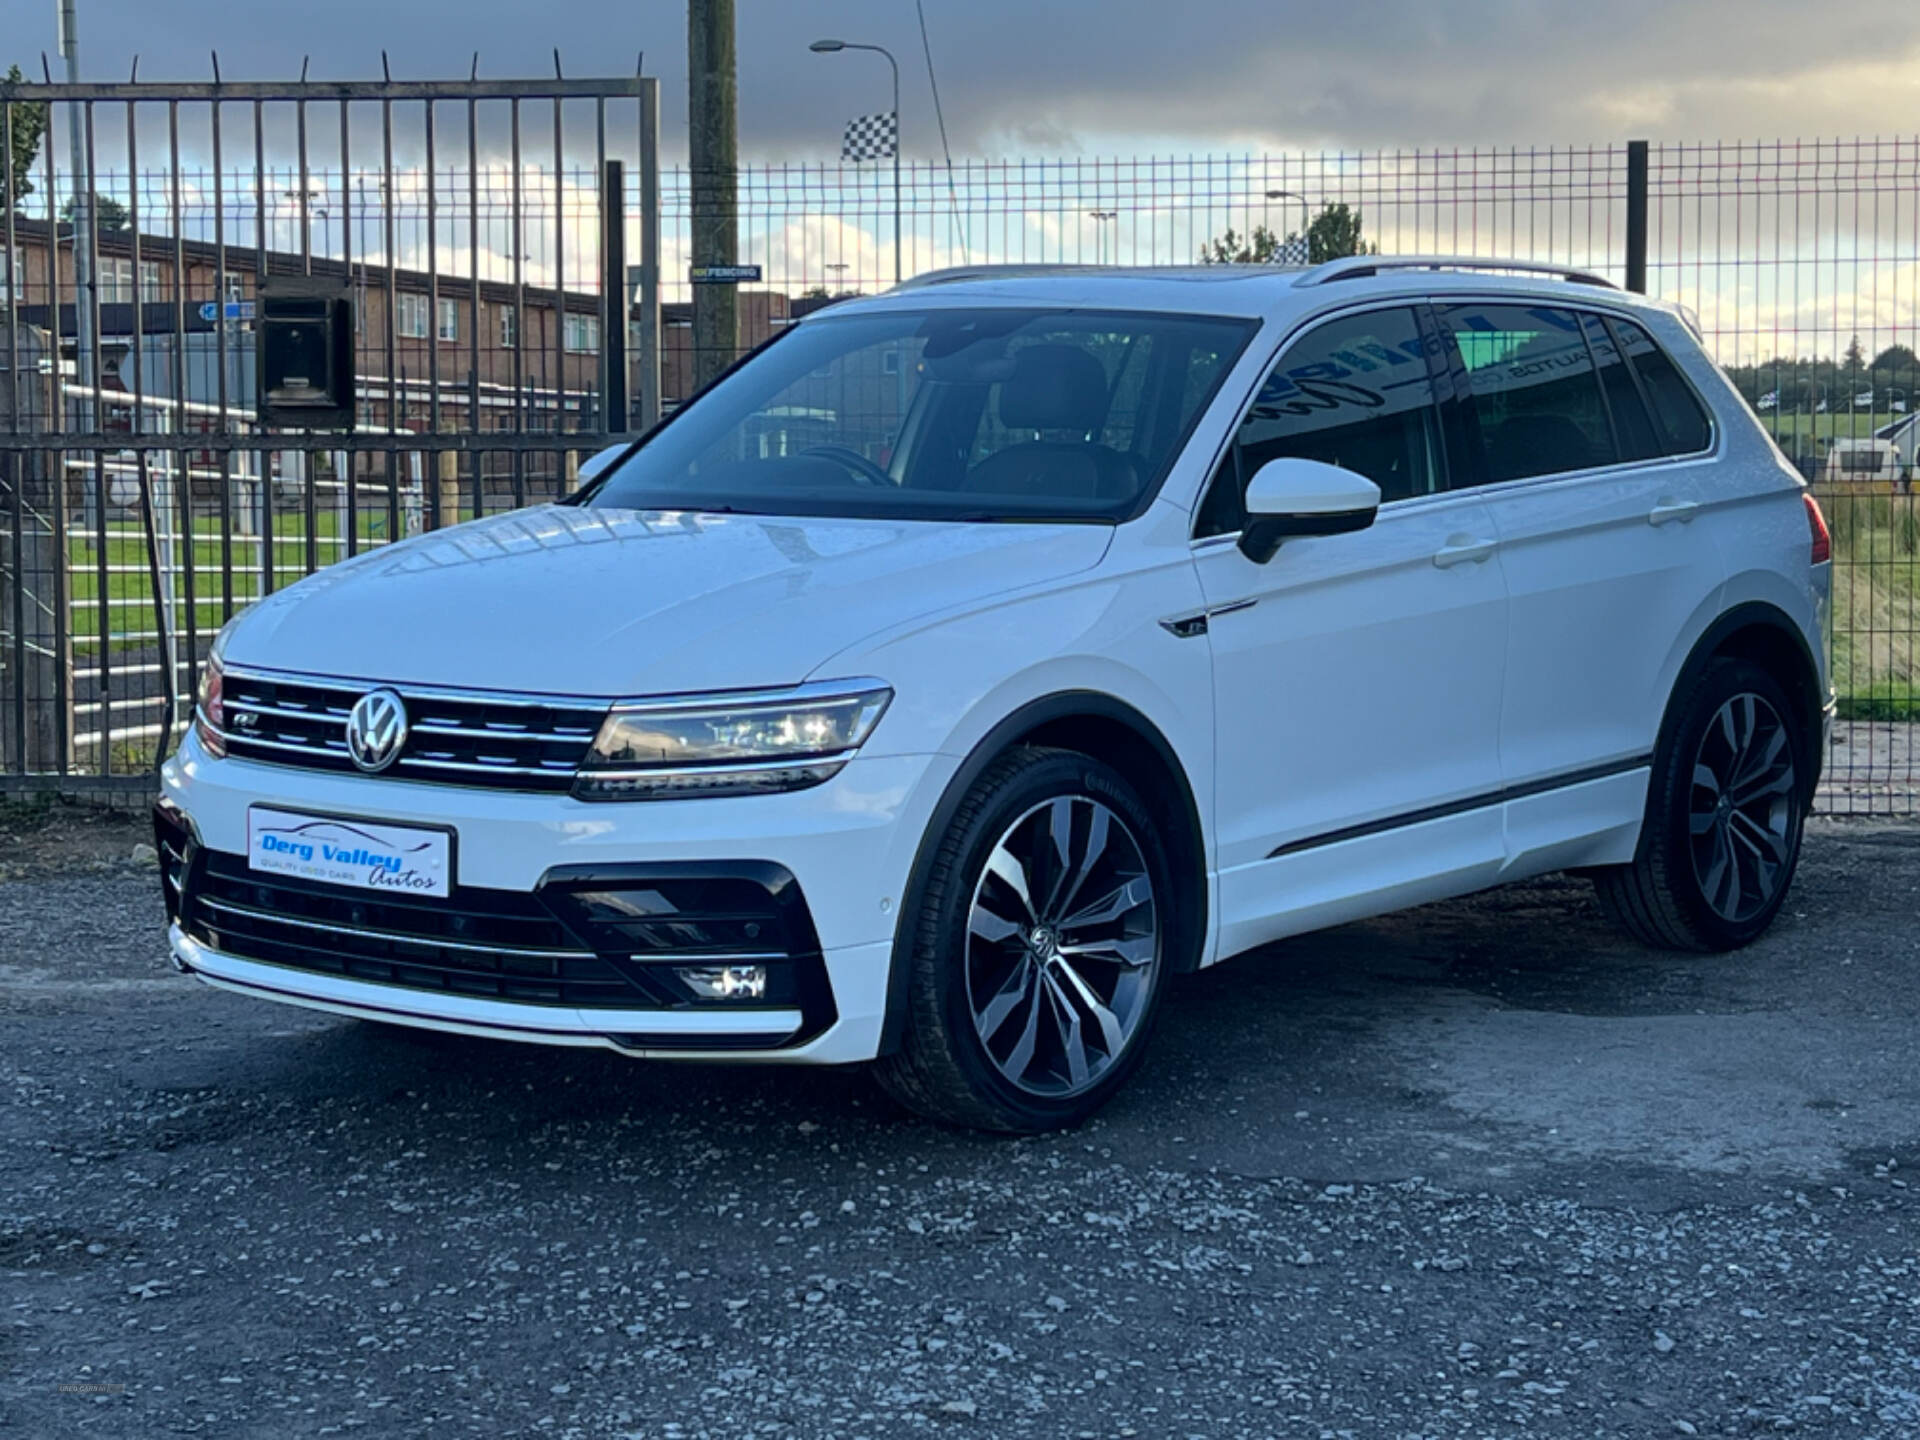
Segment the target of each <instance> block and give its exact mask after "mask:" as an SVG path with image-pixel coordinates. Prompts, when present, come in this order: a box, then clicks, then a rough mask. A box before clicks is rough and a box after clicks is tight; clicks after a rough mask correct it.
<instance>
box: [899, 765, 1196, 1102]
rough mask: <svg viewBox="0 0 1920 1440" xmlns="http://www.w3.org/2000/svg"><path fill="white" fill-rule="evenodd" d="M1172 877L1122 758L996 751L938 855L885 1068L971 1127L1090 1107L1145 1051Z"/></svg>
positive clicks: (1165, 960)
mask: <svg viewBox="0 0 1920 1440" xmlns="http://www.w3.org/2000/svg"><path fill="white" fill-rule="evenodd" d="M1172 883H1173V877H1172V872H1171V869H1170V867H1169V864H1168V861H1167V858H1166V846H1165V845H1164V844H1163V843H1161V838H1160V836H1159V835H1158V834H1157V833H1156V827H1155V824H1154V821H1153V818H1152V816H1151V814H1150V813H1149V811H1148V810H1147V807H1146V806H1145V805H1144V804H1143V803H1142V802H1141V800H1140V797H1139V795H1138V794H1137V793H1136V792H1135V791H1134V789H1133V787H1132V786H1131V785H1129V784H1128V783H1127V781H1126V780H1125V779H1123V778H1122V777H1121V776H1120V774H1119V773H1118V772H1117V771H1115V770H1113V769H1112V768H1111V767H1109V766H1107V765H1104V764H1101V763H1100V762H1099V761H1096V760H1093V759H1090V758H1088V757H1087V756H1084V755H1079V754H1075V753H1073V752H1070V751H1062V750H1046V749H1037V748H1023V749H1020V750H1016V751H1013V752H1011V753H1010V754H1008V755H1007V756H1005V757H1003V758H1001V759H1000V760H997V761H995V762H994V763H993V764H992V765H990V766H988V768H987V770H986V771H985V773H984V774H982V775H981V777H980V779H979V780H978V781H976V782H975V784H974V786H973V788H972V789H971V790H970V791H969V792H968V794H967V796H966V799H965V800H964V801H963V802H962V803H961V806H960V808H959V811H958V812H957V813H956V815H955V816H954V819H953V822H952V824H951V825H950V826H949V828H948V831H947V833H946V834H945V835H944V836H943V837H942V838H941V841H940V847H939V850H938V852H937V853H936V855H935V857H934V859H933V862H932V869H931V871H930V872H929V876H928V881H927V884H926V886H925V890H924V903H923V904H922V907H921V911H920V914H919V916H918V923H917V926H916V928H915V930H914V932H913V948H912V952H911V955H910V957H907V963H910V964H911V967H912V969H911V974H910V976H909V996H908V1017H907V1028H906V1033H905V1035H904V1037H903V1039H902V1044H901V1049H900V1050H899V1052H898V1053H897V1054H894V1055H890V1056H888V1057H886V1058H885V1059H883V1060H882V1061H881V1062H880V1064H879V1066H878V1069H877V1072H876V1073H877V1075H878V1077H879V1080H880V1083H881V1084H882V1085H883V1086H884V1087H885V1088H886V1089H887V1091H888V1092H889V1093H890V1094H892V1095H893V1096H894V1097H895V1098H896V1099H898V1100H899V1101H901V1103H903V1104H905V1105H907V1106H908V1107H910V1108H912V1109H914V1110H917V1111H919V1112H920V1113H921V1114H924V1115H928V1116H931V1117H933V1118H934V1119H938V1120H944V1121H947V1122H949V1123H952V1124H958V1125H966V1126H971V1127H974V1128H976V1129H983V1130H1004V1131H1014V1132H1033V1131H1040V1130H1049V1129H1055V1128H1059V1127H1062V1126H1067V1125H1073V1124H1077V1123H1078V1122H1079V1121H1081V1120H1083V1119H1085V1118H1086V1117H1087V1116H1088V1115H1090V1114H1092V1113H1093V1111H1094V1110H1096V1109H1098V1108H1099V1107H1100V1106H1101V1105H1102V1104H1104V1103H1105V1102H1106V1100H1107V1099H1108V1098H1109V1097H1110V1096H1111V1095H1112V1094H1113V1093H1114V1091H1116V1090H1118V1089H1119V1088H1120V1086H1121V1085H1122V1084H1124V1083H1125V1081H1126V1079H1127V1077H1128V1076H1129V1075H1130V1074H1131V1073H1132V1072H1133V1070H1134V1068H1135V1066H1137V1065H1138V1064H1139V1061H1140V1057H1141V1054H1142V1051H1143V1049H1144V1047H1145V1044H1146V1039H1147V1034H1148V1032H1149V1030H1150V1029H1151V1028H1152V1023H1153V1018H1154V1014H1155V1011H1156V1009H1157V1007H1158V1003H1159V998H1160V991H1161V988H1162V984H1163V981H1164V977H1165V974H1166V972H1167V970H1168V968H1169V966H1170V964H1171V957H1170V955H1169V953H1168V939H1167V936H1168V933H1169V927H1168V921H1169V918H1170V916H1171V908H1170V907H1171V905H1172V903H1173V896H1172Z"/></svg>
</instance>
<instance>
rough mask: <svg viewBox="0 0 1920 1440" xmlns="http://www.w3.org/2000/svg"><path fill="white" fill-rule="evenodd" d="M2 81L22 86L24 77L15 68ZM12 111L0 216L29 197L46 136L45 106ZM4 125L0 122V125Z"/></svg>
mask: <svg viewBox="0 0 1920 1440" xmlns="http://www.w3.org/2000/svg"><path fill="white" fill-rule="evenodd" d="M6 80H7V83H8V84H9V85H19V84H23V83H24V82H25V80H26V76H24V75H22V74H21V73H20V67H19V66H18V65H10V66H8V67H7V75H6ZM11 108H12V110H13V153H12V154H11V155H9V156H8V157H7V162H8V163H7V167H6V169H5V170H4V171H0V214H5V213H6V212H7V211H8V210H10V209H12V208H13V206H14V205H15V204H16V203H17V202H18V201H21V200H24V199H26V198H27V196H29V195H31V194H32V193H33V162H34V159H35V157H36V156H38V155H39V153H40V140H41V137H42V136H44V135H45V134H46V133H47V106H46V102H45V101H44V100H43V101H40V102H39V103H37V104H29V103H26V102H20V101H16V102H15V103H14V104H13V106H12V107H11ZM0 125H4V121H0Z"/></svg>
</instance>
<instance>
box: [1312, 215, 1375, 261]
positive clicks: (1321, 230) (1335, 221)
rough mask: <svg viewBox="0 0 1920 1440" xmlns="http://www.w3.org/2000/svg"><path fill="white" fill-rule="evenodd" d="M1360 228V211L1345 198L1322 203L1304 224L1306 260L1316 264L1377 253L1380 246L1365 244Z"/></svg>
mask: <svg viewBox="0 0 1920 1440" xmlns="http://www.w3.org/2000/svg"><path fill="white" fill-rule="evenodd" d="M1360 230H1361V226H1360V212H1359V211H1358V210H1354V209H1351V208H1349V207H1348V205H1347V203H1346V202H1345V201H1344V200H1343V201H1341V202H1340V203H1338V204H1336V205H1323V206H1321V207H1320V213H1319V214H1318V215H1316V216H1314V217H1313V220H1312V222H1311V223H1310V224H1308V226H1307V263H1309V264H1311V265H1319V264H1321V263H1323V262H1325V261H1328V260H1339V259H1343V258H1344V257H1346V256H1348V255H1377V254H1379V253H1380V247H1379V246H1378V245H1369V244H1367V242H1366V241H1365V240H1364V239H1362V238H1361V234H1360Z"/></svg>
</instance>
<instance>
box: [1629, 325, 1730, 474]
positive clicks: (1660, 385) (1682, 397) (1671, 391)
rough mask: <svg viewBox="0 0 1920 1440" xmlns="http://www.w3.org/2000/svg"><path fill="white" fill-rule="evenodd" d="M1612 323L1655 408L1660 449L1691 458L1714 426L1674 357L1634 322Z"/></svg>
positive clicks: (1667, 452)
mask: <svg viewBox="0 0 1920 1440" xmlns="http://www.w3.org/2000/svg"><path fill="white" fill-rule="evenodd" d="M1612 323H1613V328H1614V330H1615V331H1616V332H1617V333H1618V334H1619V336H1620V343H1621V345H1622V346H1623V347H1625V349H1626V352H1627V358H1628V359H1629V360H1630V361H1632V363H1633V368H1634V369H1635V370H1637V371H1638V372H1639V374H1640V383H1641V385H1642V387H1643V388H1644V389H1645V390H1646V392H1647V402H1648V404H1650V405H1651V406H1652V407H1653V421H1654V428H1655V429H1656V430H1657V431H1658V432H1659V437H1660V442H1661V449H1662V450H1663V451H1664V452H1665V453H1666V454H1668V455H1692V454H1694V453H1696V452H1697V451H1701V450H1704V449H1706V448H1707V446H1708V444H1709V443H1711V441H1712V439H1713V424H1712V422H1711V421H1710V420H1708V418H1707V412H1706V409H1705V408H1704V407H1703V406H1702V405H1701V404H1700V397H1699V396H1698V395H1696V394H1694V392H1693V387H1692V386H1691V385H1689V384H1688V383H1687V381H1686V378H1685V377H1684V376H1683V375H1681V373H1680V369H1679V367H1678V366H1676V365H1675V364H1674V363H1673V359H1672V357H1671V356H1669V355H1668V354H1667V352H1666V351H1664V350H1662V349H1661V348H1660V347H1659V346H1658V345H1656V344H1654V342H1653V337H1652V336H1650V335H1648V334H1647V332H1646V331H1645V330H1642V329H1641V328H1640V327H1639V326H1638V325H1636V324H1634V323H1633V322H1632V321H1631V320H1615V321H1613V322H1612Z"/></svg>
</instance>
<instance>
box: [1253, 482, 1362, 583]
mask: <svg viewBox="0 0 1920 1440" xmlns="http://www.w3.org/2000/svg"><path fill="white" fill-rule="evenodd" d="M1379 509H1380V487H1379V486H1378V485H1376V484H1374V483H1373V481H1371V480H1369V479H1367V477H1366V476H1364V475H1356V474H1354V473H1353V471H1351V470H1342V469H1341V468H1340V467H1339V466H1338V465H1323V464H1321V463H1320V462H1319V461H1318V460H1301V459H1298V458H1295V457H1293V456H1283V457H1281V458H1280V459H1278V460H1269V461H1268V462H1267V463H1266V464H1264V465H1262V466H1261V467H1260V468H1259V469H1258V470H1256V471H1254V474H1253V479H1252V481H1250V482H1249V483H1248V485H1247V523H1246V524H1245V525H1244V526H1243V527H1241V530H1240V552H1241V554H1243V555H1245V556H1246V557H1247V558H1248V559H1249V560H1251V561H1253V563H1254V564H1256V565H1264V564H1266V563H1267V561H1269V560H1271V559H1272V558H1273V552H1274V551H1276V550H1278V549H1279V548H1280V542H1281V541H1282V540H1285V539H1288V538H1289V537H1291V536H1295V535H1344V534H1346V533H1347V531H1349V530H1364V529H1366V528H1367V527H1368V526H1369V525H1371V524H1373V517H1374V515H1375V514H1376V513H1377V512H1378V511H1379Z"/></svg>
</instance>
